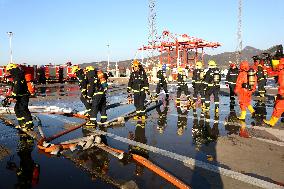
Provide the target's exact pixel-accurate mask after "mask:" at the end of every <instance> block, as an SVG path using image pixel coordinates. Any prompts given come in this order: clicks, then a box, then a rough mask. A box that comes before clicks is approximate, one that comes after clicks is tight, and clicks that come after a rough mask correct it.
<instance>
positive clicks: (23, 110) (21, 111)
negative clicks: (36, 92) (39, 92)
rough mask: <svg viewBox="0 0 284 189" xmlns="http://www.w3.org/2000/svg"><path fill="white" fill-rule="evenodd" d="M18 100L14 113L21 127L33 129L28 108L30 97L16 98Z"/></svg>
mask: <svg viewBox="0 0 284 189" xmlns="http://www.w3.org/2000/svg"><path fill="white" fill-rule="evenodd" d="M16 100H17V101H16V104H15V107H14V111H15V114H16V117H17V119H18V123H19V125H20V126H26V127H28V128H31V127H33V121H32V120H33V119H32V115H31V112H30V110H29V108H28V105H29V96H28V95H24V96H18V97H16Z"/></svg>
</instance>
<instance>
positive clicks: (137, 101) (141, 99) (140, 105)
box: [134, 92, 146, 116]
mask: <svg viewBox="0 0 284 189" xmlns="http://www.w3.org/2000/svg"><path fill="white" fill-rule="evenodd" d="M145 99H146V94H145V92H140V93H134V106H135V108H136V114H137V115H138V116H143V115H145V109H146V108H145V104H144V103H145Z"/></svg>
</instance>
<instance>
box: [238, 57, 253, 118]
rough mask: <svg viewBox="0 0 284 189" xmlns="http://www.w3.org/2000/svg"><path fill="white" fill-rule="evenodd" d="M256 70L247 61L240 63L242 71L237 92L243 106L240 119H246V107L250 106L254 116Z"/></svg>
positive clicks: (241, 106)
mask: <svg viewBox="0 0 284 189" xmlns="http://www.w3.org/2000/svg"><path fill="white" fill-rule="evenodd" d="M255 79H256V78H255V73H254V70H253V69H252V68H251V69H250V67H249V63H248V62H247V61H243V62H241V64H240V73H239V75H238V78H237V82H236V87H235V93H236V94H237V95H238V97H239V104H240V108H241V115H240V116H239V117H238V119H241V120H244V119H245V118H246V109H247V108H248V109H249V111H250V113H251V114H252V117H253V116H254V112H255V110H254V109H253V107H252V106H251V104H250V102H251V95H252V93H253V92H254V91H255V89H256V82H255Z"/></svg>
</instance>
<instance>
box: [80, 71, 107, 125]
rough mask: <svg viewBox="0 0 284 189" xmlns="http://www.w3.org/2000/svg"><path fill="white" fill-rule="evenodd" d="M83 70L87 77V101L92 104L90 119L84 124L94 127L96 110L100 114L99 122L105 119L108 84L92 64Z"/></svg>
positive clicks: (101, 73) (102, 74)
mask: <svg viewBox="0 0 284 189" xmlns="http://www.w3.org/2000/svg"><path fill="white" fill-rule="evenodd" d="M85 71H86V78H87V102H88V103H90V104H92V105H91V111H90V120H89V121H88V122H87V124H86V126H88V127H96V126H97V115H98V112H100V114H101V120H100V121H101V123H104V122H106V121H107V114H106V91H107V86H108V85H107V82H106V79H105V78H104V73H103V72H102V71H101V70H98V69H95V68H94V67H93V66H88V67H86V69H85Z"/></svg>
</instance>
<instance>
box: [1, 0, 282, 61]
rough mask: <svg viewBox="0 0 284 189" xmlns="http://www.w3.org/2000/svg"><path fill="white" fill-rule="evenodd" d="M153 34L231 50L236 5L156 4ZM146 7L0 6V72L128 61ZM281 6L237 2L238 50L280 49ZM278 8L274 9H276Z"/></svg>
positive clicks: (143, 26) (141, 36)
mask: <svg viewBox="0 0 284 189" xmlns="http://www.w3.org/2000/svg"><path fill="white" fill-rule="evenodd" d="M156 1H157V28H158V33H161V32H162V31H163V30H165V29H167V30H170V31H171V32H173V33H179V34H183V33H186V34H189V35H190V36H195V37H199V38H203V39H205V40H208V41H218V42H220V43H222V47H221V48H218V49H215V50H207V51H206V52H207V53H209V54H218V53H221V52H224V51H234V50H235V49H236V39H237V36H236V32H237V15H238V1H237V0H202V1H195V0H177V1H172V0H156ZM147 4H148V0H80V1H79V0H0V18H1V19H0V65H3V64H6V63H8V61H9V40H8V35H7V33H6V32H8V31H12V32H13V33H14V36H13V40H12V43H13V56H14V61H15V62H16V63H23V62H27V63H29V64H47V63H49V62H52V63H56V64H61V63H65V62H67V61H72V62H73V63H75V64H77V63H83V62H91V61H101V60H107V44H110V51H111V58H110V59H111V60H112V61H117V60H124V59H131V58H133V57H134V54H135V52H136V49H137V48H138V47H140V46H141V45H142V44H147V36H148V29H147V24H148V21H147V17H148V5H147ZM283 7H284V1H283V0H272V1H269V0H266V1H265V0H243V47H245V46H246V45H250V46H253V47H256V48H259V49H266V48H269V47H271V46H272V45H276V44H284V24H283V23H284V11H283ZM281 9H282V10H281Z"/></svg>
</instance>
